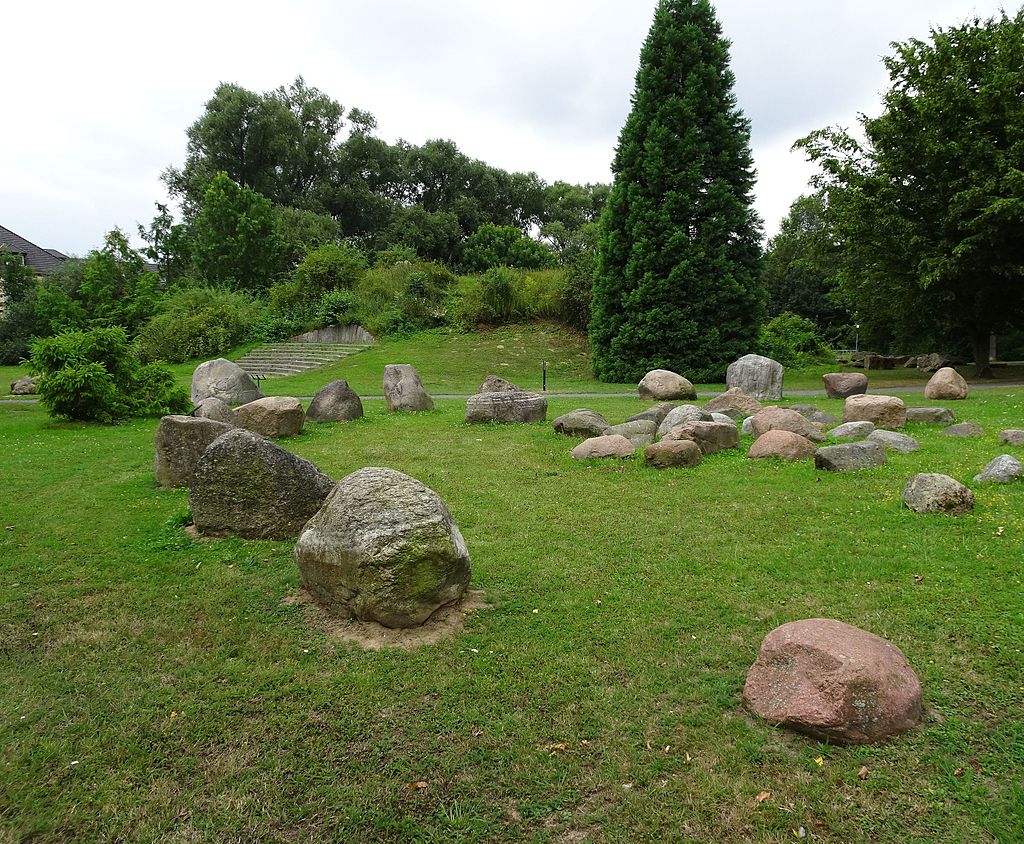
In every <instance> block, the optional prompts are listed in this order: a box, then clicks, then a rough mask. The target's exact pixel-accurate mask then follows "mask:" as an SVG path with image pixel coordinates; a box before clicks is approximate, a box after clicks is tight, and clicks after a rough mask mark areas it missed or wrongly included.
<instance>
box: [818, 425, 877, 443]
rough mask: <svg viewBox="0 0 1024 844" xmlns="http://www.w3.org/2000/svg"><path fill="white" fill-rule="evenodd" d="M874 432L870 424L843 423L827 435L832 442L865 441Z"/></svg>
mask: <svg viewBox="0 0 1024 844" xmlns="http://www.w3.org/2000/svg"><path fill="white" fill-rule="evenodd" d="M874 430H875V426H874V424H873V423H871V422H844V423H843V424H842V425H836V427H834V428H833V429H832V430H831V431H829V432H828V435H829V436H830V437H831V438H832V439H834V440H866V439H867V438H868V437H869V436H871V434H872V433H874Z"/></svg>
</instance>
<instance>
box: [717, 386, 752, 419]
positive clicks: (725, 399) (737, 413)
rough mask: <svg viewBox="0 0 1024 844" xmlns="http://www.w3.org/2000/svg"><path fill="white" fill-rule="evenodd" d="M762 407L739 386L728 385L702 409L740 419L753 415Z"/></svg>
mask: <svg viewBox="0 0 1024 844" xmlns="http://www.w3.org/2000/svg"><path fill="white" fill-rule="evenodd" d="M762 407H763V405H762V404H761V402H759V401H758V400H757V399H755V398H752V397H751V396H748V395H747V394H746V393H744V392H743V390H741V389H740V388H739V387H730V388H729V389H728V390H726V391H725V392H724V393H719V394H718V395H717V396H715V397H714V398H713V399H711V401H709V402H708V403H707V404H706V405H704V410H706V411H707V412H708V413H725V414H727V415H728V416H730V417H732V418H733V419H742V418H744V417H745V416H753V415H754V414H755V413H757V412H758V411H759V410H761V409H762Z"/></svg>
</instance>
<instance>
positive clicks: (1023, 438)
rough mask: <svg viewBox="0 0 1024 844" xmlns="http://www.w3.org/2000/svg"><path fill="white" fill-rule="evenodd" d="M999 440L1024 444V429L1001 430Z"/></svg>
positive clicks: (1013, 443) (1011, 443)
mask: <svg viewBox="0 0 1024 844" xmlns="http://www.w3.org/2000/svg"><path fill="white" fill-rule="evenodd" d="M999 442H1001V443H1006V444H1007V445H1024V429H1021V428H1007V429H1006V430H1005V431H1002V432H1000V434H999Z"/></svg>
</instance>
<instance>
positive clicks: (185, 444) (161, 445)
mask: <svg viewBox="0 0 1024 844" xmlns="http://www.w3.org/2000/svg"><path fill="white" fill-rule="evenodd" d="M229 410H230V408H229ZM233 427H234V425H230V424H227V423H225V422H218V421H216V420H215V419H199V418H196V417H194V416H165V417H163V418H162V419H161V420H160V424H159V425H157V427H156V437H155V441H156V456H155V458H154V460H153V472H154V474H155V475H156V485H157V486H159V487H168V488H174V487H182V486H188V483H189V481H190V480H191V479H192V473H193V472H195V470H196V464H198V463H199V458H200V457H202V456H203V452H205V451H206V449H207V447H208V446H209V445H210V443H212V442H213V441H214V440H215V439H217V438H218V437H219V436H221V435H222V434H226V433H227V432H228V431H230V430H231V429H232V428H233Z"/></svg>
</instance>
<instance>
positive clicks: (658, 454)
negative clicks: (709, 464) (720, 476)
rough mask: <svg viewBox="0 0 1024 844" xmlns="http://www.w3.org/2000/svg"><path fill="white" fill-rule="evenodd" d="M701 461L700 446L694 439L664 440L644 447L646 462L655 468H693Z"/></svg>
mask: <svg viewBox="0 0 1024 844" xmlns="http://www.w3.org/2000/svg"><path fill="white" fill-rule="evenodd" d="M700 461H701V451H700V446H698V445H697V443H695V442H694V441H693V440H662V441H661V442H657V443H652V444H651V445H649V446H647V447H646V448H645V449H644V463H646V464H647V465H648V466H653V467H654V468H655V469H692V468H693V467H694V466H698V465H700Z"/></svg>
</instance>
